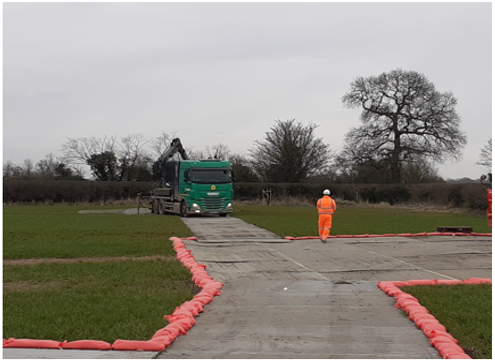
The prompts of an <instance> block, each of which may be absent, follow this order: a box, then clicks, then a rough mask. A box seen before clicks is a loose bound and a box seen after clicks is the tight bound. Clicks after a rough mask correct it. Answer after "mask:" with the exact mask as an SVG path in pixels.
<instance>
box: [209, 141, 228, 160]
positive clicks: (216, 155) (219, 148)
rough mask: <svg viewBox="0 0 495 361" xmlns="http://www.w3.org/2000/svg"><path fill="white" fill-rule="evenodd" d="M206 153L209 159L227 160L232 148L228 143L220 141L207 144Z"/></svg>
mask: <svg viewBox="0 0 495 361" xmlns="http://www.w3.org/2000/svg"><path fill="white" fill-rule="evenodd" d="M205 153H206V158H207V159H216V160H226V159H228V157H229V155H230V149H229V147H228V146H227V145H225V144H222V143H218V144H215V145H213V146H207V147H206V151H205Z"/></svg>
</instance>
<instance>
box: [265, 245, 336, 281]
mask: <svg viewBox="0 0 495 361" xmlns="http://www.w3.org/2000/svg"><path fill="white" fill-rule="evenodd" d="M263 246H265V248H266V249H268V250H270V251H271V252H274V253H276V254H278V255H280V256H282V257H283V258H285V259H286V260H288V261H290V262H292V263H294V264H297V265H298V266H299V267H301V268H303V269H305V270H306V271H308V272H311V273H317V274H319V275H320V276H321V277H323V278H324V279H326V280H327V281H329V279H328V278H327V277H325V275H323V274H321V273H320V272H316V271H314V270H312V269H310V268H307V267H306V266H304V265H303V264H301V263H299V262H297V261H296V260H293V259H292V258H290V257H289V256H286V255H285V254H283V253H280V252H279V251H275V250H273V249H271V248H270V247H268V246H266V244H263Z"/></svg>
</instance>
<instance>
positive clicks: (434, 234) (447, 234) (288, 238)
mask: <svg viewBox="0 0 495 361" xmlns="http://www.w3.org/2000/svg"><path fill="white" fill-rule="evenodd" d="M421 236H484V237H491V236H492V234H491V233H475V232H472V233H463V232H421V233H397V234H390V233H389V234H357V235H348V234H341V235H338V236H331V235H330V236H328V237H327V239H330V238H376V237H421ZM285 239H287V240H291V241H296V240H302V239H320V237H314V236H306V237H291V236H287V237H285Z"/></svg>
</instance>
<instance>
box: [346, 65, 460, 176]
mask: <svg viewBox="0 0 495 361" xmlns="http://www.w3.org/2000/svg"><path fill="white" fill-rule="evenodd" d="M342 103H343V104H344V106H345V107H347V108H362V112H361V125H360V126H358V127H355V128H352V129H351V130H350V131H349V132H348V133H347V134H346V139H345V147H344V152H343V154H346V156H347V157H349V158H350V160H351V161H352V162H353V164H357V165H373V164H380V165H381V166H382V167H383V168H382V171H383V172H386V173H387V174H388V179H389V181H390V182H392V183H400V182H401V166H402V165H403V164H405V163H407V162H415V161H417V160H418V159H430V160H432V161H433V162H436V163H442V162H444V161H445V160H446V159H452V160H459V159H460V157H461V155H462V149H463V147H464V146H465V144H466V136H465V134H464V133H463V132H462V131H461V130H460V127H459V125H460V117H459V115H458V114H457V111H456V109H455V107H456V105H457V99H456V98H455V97H454V95H453V94H452V93H451V92H445V93H440V92H438V91H437V90H436V89H435V86H434V84H433V83H431V82H430V81H429V80H428V79H427V78H426V77H425V76H424V75H423V74H420V73H417V72H414V71H404V70H402V69H396V70H392V71H391V72H388V73H383V74H380V75H378V76H371V77H367V78H364V77H358V78H357V79H355V80H354V81H353V82H352V83H351V88H350V90H349V91H348V92H347V93H346V94H345V95H344V96H343V97H342Z"/></svg>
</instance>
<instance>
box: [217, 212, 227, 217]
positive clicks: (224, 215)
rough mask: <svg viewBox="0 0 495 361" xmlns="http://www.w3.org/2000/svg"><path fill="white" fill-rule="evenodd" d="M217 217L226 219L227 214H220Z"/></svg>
mask: <svg viewBox="0 0 495 361" xmlns="http://www.w3.org/2000/svg"><path fill="white" fill-rule="evenodd" d="M219 216H220V217H227V213H220V214H219Z"/></svg>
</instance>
